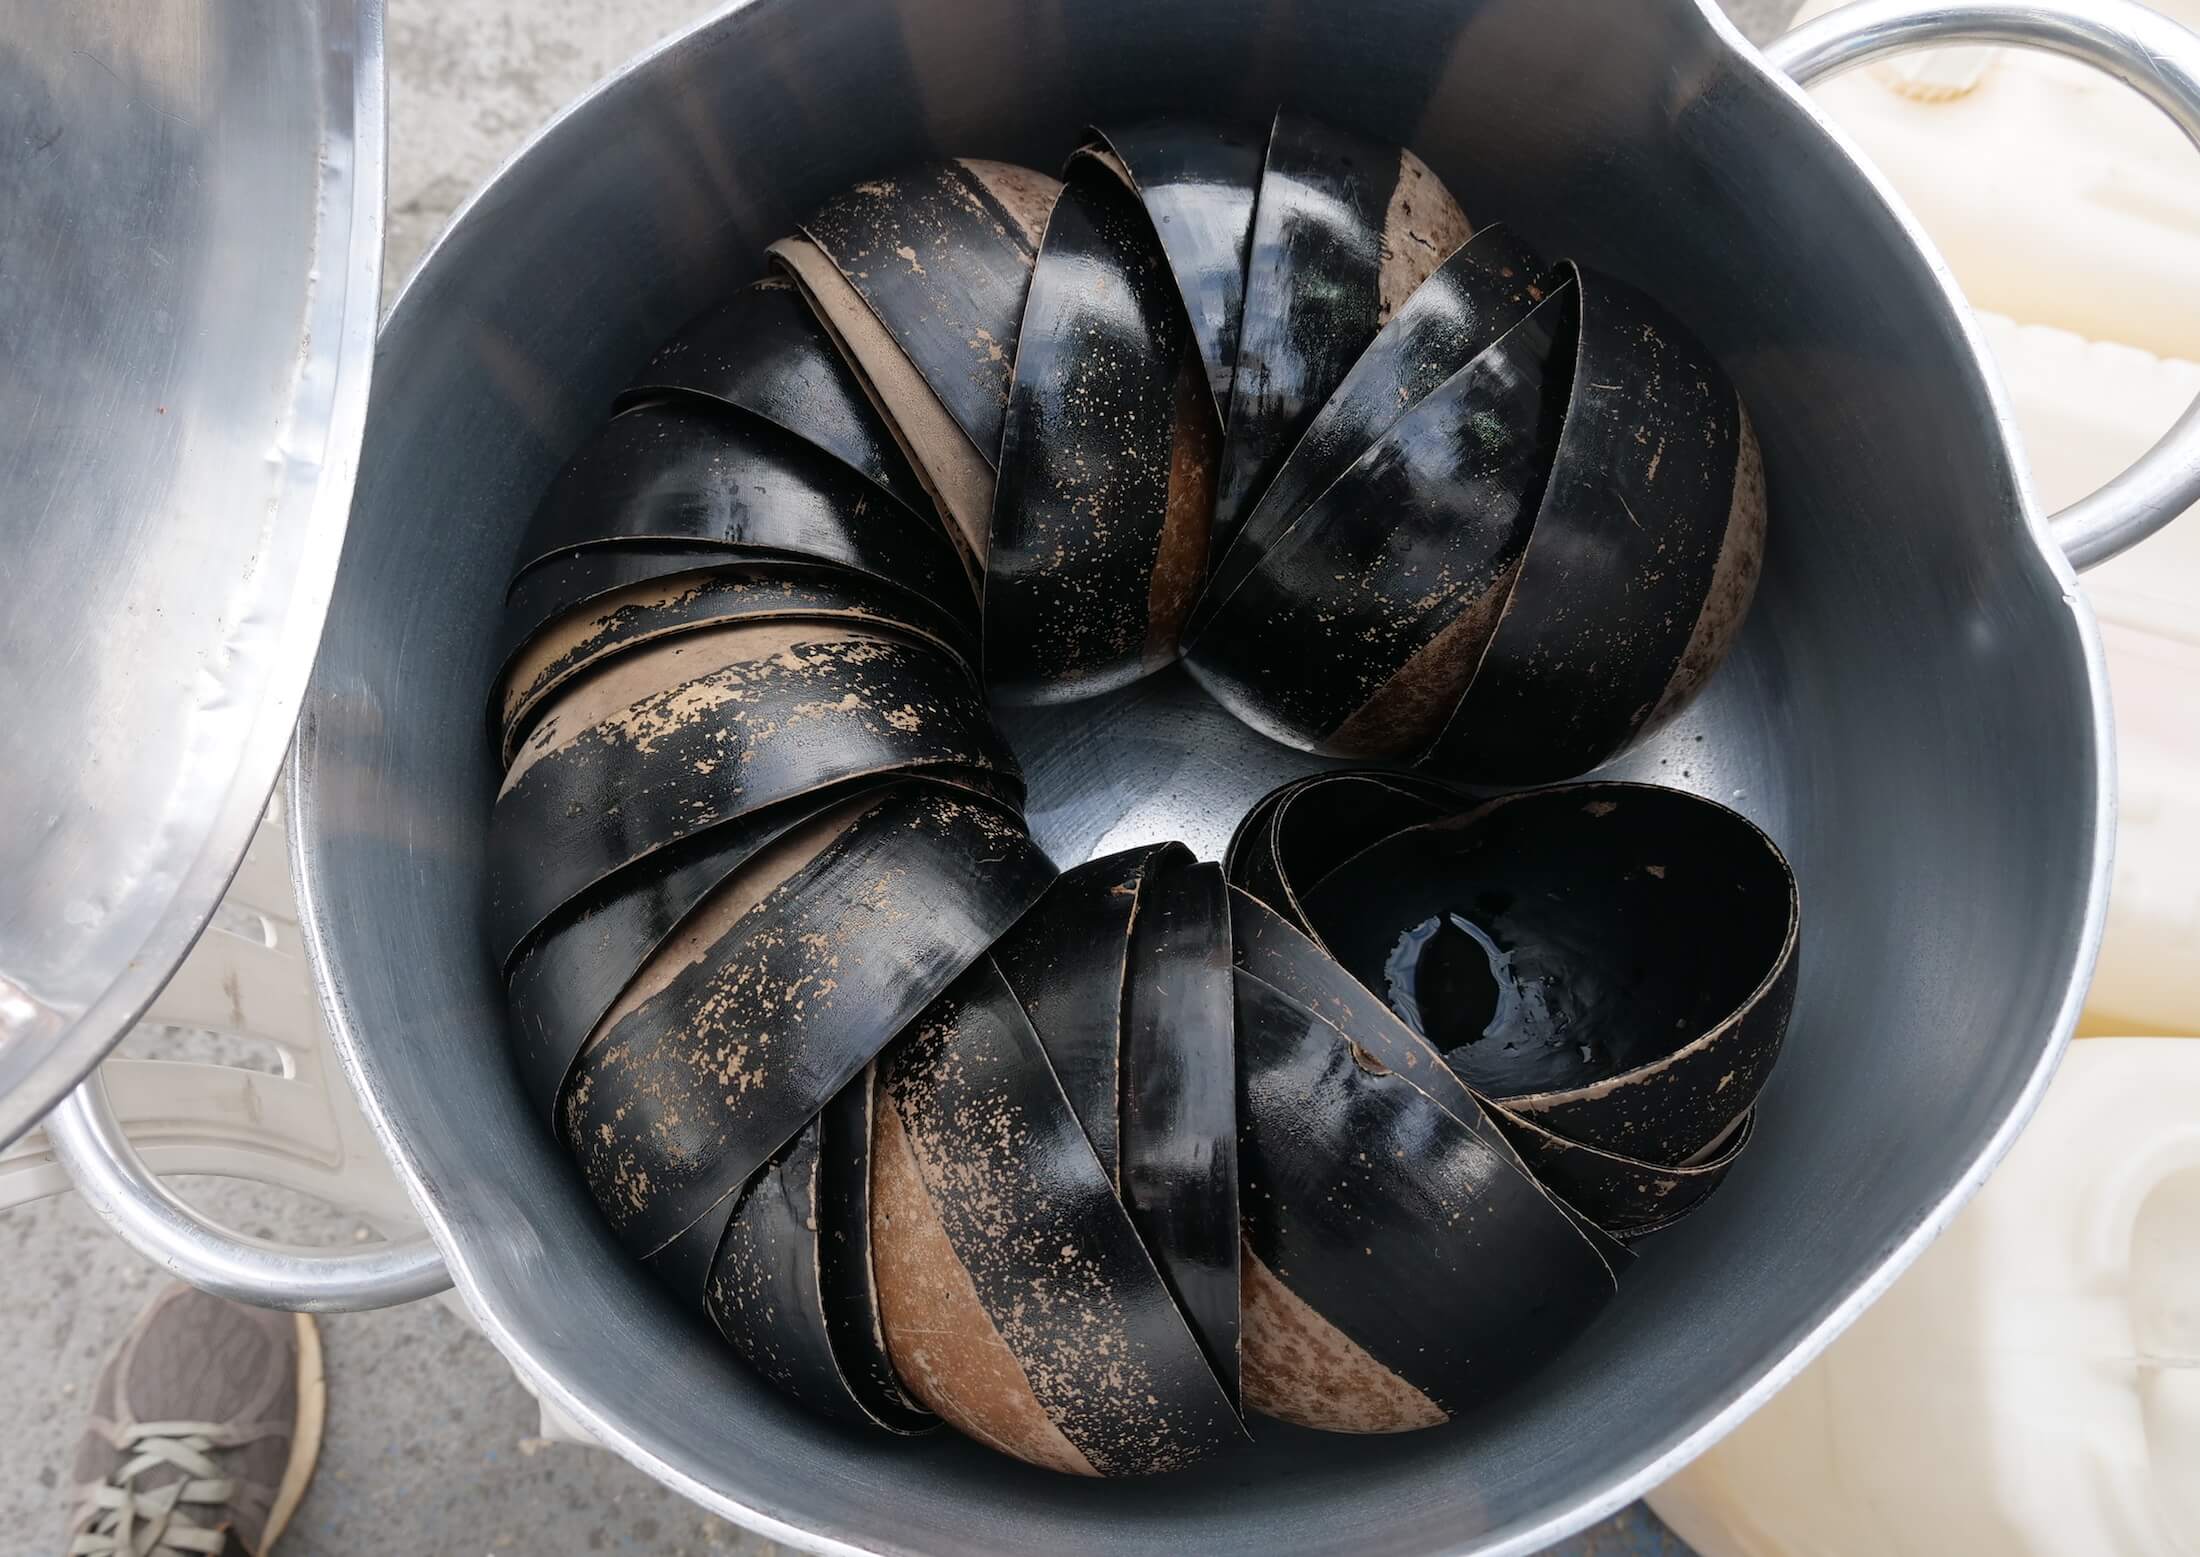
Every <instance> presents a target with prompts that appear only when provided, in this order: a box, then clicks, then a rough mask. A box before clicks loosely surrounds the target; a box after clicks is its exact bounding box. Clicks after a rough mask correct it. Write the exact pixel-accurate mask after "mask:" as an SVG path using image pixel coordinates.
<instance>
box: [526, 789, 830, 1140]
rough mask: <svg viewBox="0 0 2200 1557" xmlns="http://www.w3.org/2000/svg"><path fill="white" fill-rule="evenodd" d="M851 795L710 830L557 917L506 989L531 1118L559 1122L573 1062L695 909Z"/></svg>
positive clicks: (825, 797)
mask: <svg viewBox="0 0 2200 1557" xmlns="http://www.w3.org/2000/svg"><path fill="white" fill-rule="evenodd" d="M849 798H850V794H849V791H848V790H846V789H828V790H826V791H825V792H823V793H822V794H819V795H812V796H808V797H804V798H801V799H797V800H793V801H790V802H788V803H787V804H785V805H778V806H770V807H767V808H766V809H764V810H762V811H759V812H757V813H755V814H754V815H751V816H745V817H743V818H742V819H741V820H739V821H737V822H729V823H726V824H724V825H722V826H718V827H714V828H712V829H710V830H709V831H708V832H705V833H702V834H700V835H699V836H697V837H694V838H691V839H688V840H685V841H684V842H681V843H676V844H672V845H670V846H669V847H667V848H664V849H660V850H658V851H657V852H656V853H655V854H653V855H651V856H650V857H649V858H648V859H646V860H644V861H642V862H640V863H639V864H637V865H636V866H634V867H633V868H632V869H631V870H629V871H626V872H622V873H621V874H619V875H617V876H615V877H613V878H612V879H611V880H609V881H607V882H605V883H603V884H602V885H601V886H599V887H597V888H596V889H595V890H594V891H592V892H590V893H589V894H587V895H586V896H584V897H582V898H580V899H577V900H576V901H575V902H573V903H572V904H569V905H567V906H566V907H565V908H564V909H563V910H561V911H560V913H559V914H558V916H557V917H556V918H555V919H554V920H553V921H552V923H551V925H550V927H549V928H548V929H546V930H545V931H544V932H543V933H542V934H541V935H540V936H538V937H536V938H535V939H534V940H533V941H531V942H530V943H529V944H528V947H527V949H526V950H525V951H524V952H522V953H521V954H520V956H519V959H518V960H517V961H516V962H514V963H513V964H512V971H511V974H510V975H509V979H508V987H507V991H506V999H507V1001H508V1002H509V1004H510V1006H511V1012H512V1058H513V1061H514V1063H515V1064H516V1065H517V1066H518V1067H519V1074H520V1084H521V1085H522V1086H523V1087H524V1088H525V1089H526V1092H527V1096H528V1100H529V1101H530V1102H532V1103H533V1104H534V1106H535V1111H536V1113H538V1114H539V1115H541V1116H542V1117H543V1118H544V1119H546V1120H554V1119H555V1117H556V1108H557V1100H558V1094H559V1092H560V1091H562V1090H563V1089H564V1086H565V1078H566V1076H567V1075H568V1074H569V1073H570V1072H571V1070H572V1068H573V1057H574V1056H575V1055H577V1054H579V1053H580V1049H581V1045H582V1044H583V1043H584V1042H586V1041H587V1038H588V1035H589V1033H590V1032H592V1031H593V1030H594V1029H595V1026H596V1024H597V1023H598V1022H600V1021H602V1020H603V1018H604V1013H605V1012H607V1011H609V1010H610V1009H611V1007H612V1004H613V1003H614V1002H615V1001H617V1000H618V998H619V991H620V990H622V989H624V988H626V986H627V985H628V984H629V983H630V982H632V980H633V978H634V975H635V974H636V973H638V972H640V971H641V967H642V964H643V963H645V962H647V961H648V960H649V958H650V956H651V954H652V953H654V952H655V951H656V950H657V948H658V947H660V946H662V945H663V944H664V942H665V939H666V938H667V937H668V936H670V935H671V934H672V932H673V931H674V930H675V929H677V928H678V927H679V925H680V922H681V921H682V920H684V919H686V918H687V916H688V914H689V913H690V912H691V911H692V910H693V909H694V907H695V905H696V904H698V903H700V902H702V900H703V899H704V898H706V897H708V896H709V895H710V894H711V893H712V892H713V891H714V890H716V889H717V888H718V887H719V886H720V885H721V884H722V883H723V882H724V881H725V879H726V878H727V877H728V876H730V875H732V874H733V873H734V872H735V871H737V870H739V869H740V868H741V867H742V866H743V865H745V864H747V863H748V861H749V860H751V859H753V858H754V857H755V856H756V855H757V854H758V853H759V852H760V851H761V850H763V849H765V848H767V847H769V846H770V845H771V844H772V843H773V842H774V841H775V840H777V839H779V838H781V837H784V836H785V835H786V834H787V833H788V832H789V831H790V830H792V829H794V828H796V827H799V826H801V825H802V824H803V823H804V822H807V821H809V820H811V819H812V818H813V817H816V816H818V815H819V814H820V813H822V812H824V811H826V810H828V809H830V808H831V807H833V806H836V805H840V804H842V803H843V802H845V801H846V800H848V799H849Z"/></svg>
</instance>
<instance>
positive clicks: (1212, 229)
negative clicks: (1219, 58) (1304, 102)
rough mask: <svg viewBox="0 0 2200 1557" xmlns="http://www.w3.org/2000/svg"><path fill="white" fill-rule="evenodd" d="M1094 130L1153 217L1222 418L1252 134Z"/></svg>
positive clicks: (1246, 232) (1180, 128)
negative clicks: (1119, 163) (1116, 160)
mask: <svg viewBox="0 0 2200 1557" xmlns="http://www.w3.org/2000/svg"><path fill="white" fill-rule="evenodd" d="M1097 133H1098V134H1099V136H1100V139H1101V140H1102V142H1103V143H1105V144H1106V146H1107V148H1108V150H1110V151H1112V152H1114V153H1115V155H1116V156H1117V157H1118V158H1119V159H1121V161H1122V163H1123V166H1124V167H1125V169H1127V170H1128V171H1129V173H1130V175H1131V180H1132V182H1133V183H1135V184H1136V185H1137V186H1138V195H1139V198H1140V199H1141V200H1143V201H1144V202H1145V205H1146V212H1147V214H1148V215H1149V216H1151V217H1152V218H1153V226H1154V233H1155V236H1157V237H1158V238H1159V239H1160V240H1161V249H1162V252H1163V253H1164V254H1166V255H1167V256H1168V261H1169V272H1170V274H1171V275H1173V276H1174V277H1175V278H1176V285H1177V289H1178V291H1179V292H1180V294H1181V295H1182V296H1183V299H1184V308H1185V311H1186V313H1187V314H1189V315H1190V319H1191V328H1192V336H1193V338H1194V339H1195V340H1196V341H1197V342H1198V343H1199V355H1200V361H1201V363H1202V364H1203V365H1204V366H1205V368H1206V370H1207V383H1208V387H1209V389H1210V390H1211V391H1212V393H1213V395H1214V402H1215V415H1216V417H1217V418H1218V419H1219V418H1222V417H1226V416H1227V415H1228V414H1229V411H1230V384H1231V380H1232V378H1233V377H1234V375H1235V373H1236V371H1237V354H1238V329H1239V324H1240V321H1242V320H1243V318H1244V316H1245V263H1246V251H1247V249H1248V248H1249V247H1250V246H1251V243H1252V237H1253V198H1254V196H1255V195H1256V194H1257V193H1258V191H1259V189H1260V170H1261V162H1262V145H1263V143H1262V141H1261V139H1260V137H1259V136H1257V135H1251V134H1246V133H1244V132H1242V131H1238V130H1234V129H1229V128H1226V127H1222V126H1217V125H1212V124H1202V123H1199V122H1198V121H1196V120H1186V119H1158V120H1151V121H1148V122H1146V123H1143V124H1136V125H1132V126H1129V127H1128V128H1108V127H1106V126H1103V127H1102V128H1101V129H1100V130H1099V131H1098V132H1097Z"/></svg>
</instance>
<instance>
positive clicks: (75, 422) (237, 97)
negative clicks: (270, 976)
mask: <svg viewBox="0 0 2200 1557" xmlns="http://www.w3.org/2000/svg"><path fill="white" fill-rule="evenodd" d="M383 132H384V126H383V78H382V7H381V0H310V3H307V4H298V3H296V0H186V3H182V4H171V5H162V6H145V5H141V4H138V3H136V0H75V3H72V4H69V5H52V6H32V7H26V8H21V9H19V10H18V12H17V13H16V17H15V21H14V24H13V25H12V26H11V28H10V29H9V37H8V39H7V44H6V47H5V48H4V49H0V147H4V148H5V153H4V163H0V165H4V166H5V168H6V170H7V171H6V173H5V175H4V177H0V189H4V191H5V194H4V197H0V342H4V345H0V363H4V367H0V399H4V401H5V413H4V414H0V492H4V493H5V494H6V498H7V502H6V507H5V509H4V510H0V590H4V593H0V1145H5V1144H6V1143H7V1142H9V1141H11V1140H13V1139H14V1138H15V1137H16V1136H18V1135H20V1134H21V1133H23V1131H24V1130H26V1129H27V1128H28V1127H29V1126H30V1125H31V1124H32V1123H33V1122H34V1121H36V1120H37V1119H38V1118H40V1117H41V1116H42V1115H43V1114H44V1113H45V1112H46V1110H47V1109H48V1108H49V1107H51V1106H52V1105H53V1104H54V1102H55V1101H57V1100H58V1099H59V1098H60V1097H61V1096H62V1095H63V1094H64V1093H66V1092H67V1091H68V1090H69V1089H70V1088H71V1087H73V1086H74V1085H75V1084H76V1083H77V1081H78V1080H79V1079H81V1078H82V1077H83V1075H84V1074H85V1072H87V1071H88V1070H89V1069H90V1068H91V1067H92V1066H93V1065H94V1064H95V1063H96V1062H97V1061H98V1060H99V1058H100V1056H101V1055H103V1054H105V1053H106V1052H107V1050H108V1049H110V1048H112V1047H113V1046H114V1044H115V1042H116V1040H117V1039H119V1038H120V1037H121V1035H122V1034H123V1032H124V1031H125V1030H127V1029H128V1027H129V1026H130V1024H131V1023H132V1022H133V1021H134V1020H136V1018H137V1017H138V1015H139V1014H140V1013H141V1012H142V1011H143V1010H144V1009H145V1007H146V1006H147V1005H148V1004H149V1003H150V1002H151V1000H152V998H153V997H154V995H155V994H157V993H158V992H159V990H160V988H161V986H162V985H163V984H164V983H165V982H166V981H167V979H168V976H169V974H170V973H171V972H173V971H174V969H175V967H176V964H177V963H178V962H180V961H181V960H182V958H183V955H184V953H185V952H186V951H188V950H189V949H190V947H191V943H192V942H193V941H194V940H196V939H197V937H198V934H199V932H200V931H201V930H202V929H204V928H205V926H206V924H207V921H208V919H209V918H210V917H211V916H212V914H213V911H214V908H215V906H216V904H217V903H218V902H219V901H220V899H221V896H222V893H223V891H224V889H225V888H226V887H227V885H228V882H229V878H230V876H231V874H232V873H233V872H234V871H235V870H236V868H237V865H238V863H239V861H240V860H241V859H242V858H243V856H244V850H245V846H246V844H247V843H248V842H249V841H250V839H251V837H252V831H253V827H254V825H255V823H256V822H257V821H258V819H259V816H260V812H261V809H262V808H263V806H264V805H265V804H266V801H267V797H268V793H269V790H270V789H271V788H272V787H273V784H274V781H275V776H276V772H277V770H278V768H279V767H280V766H281V764H282V760H283V754H284V752H285V751H286V750H287V749H288V747H289V743H290V734H291V726H292V723H293V722H294V721H295V719H296V717H297V713H298V705H299V700H300V697H301V695H302V694H303V692H304V689H305V682H306V675H307V672H308V671H309V670H310V669H311V668H312V665H313V657H314V652H315V649H316V647H317V646H318V643H319V640H320V634H321V622H322V617H323V615H324V613H325V612H326V610H327V607H328V599H329V592H330V588H331V585H332V583H333V581H334V577H335V572H336V563H337V556H338V553H339V552H340V550H341V549H342V542H343V534H344V525H345V521H346V519H347V517H348V516H349V512H350V507H351V489H352V477H353V474H354V472H355V470H356V467H357V464H358V457H359V445H360V438H361V434H362V431H363V428H364V423H365V420H366V406H367V380H368V375H369V373H370V371H371V370H372V366H373V356H374V329H375V321H376V314H377V309H378V305H379V300H380V286H381V264H382V216H383V213H382V198H383V173H382V157H383Z"/></svg>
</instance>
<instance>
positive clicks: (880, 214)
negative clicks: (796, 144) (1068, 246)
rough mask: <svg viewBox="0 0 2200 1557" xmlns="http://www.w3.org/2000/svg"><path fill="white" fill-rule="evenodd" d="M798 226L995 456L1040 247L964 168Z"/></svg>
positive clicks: (918, 176) (878, 185) (858, 198)
mask: <svg viewBox="0 0 2200 1557" xmlns="http://www.w3.org/2000/svg"><path fill="white" fill-rule="evenodd" d="M802 231H803V232H804V234H805V235H807V236H808V237H809V239H810V241H811V242H813V243H815V244H816V245H817V246H818V248H820V249H821V250H823V251H824V253H825V255H826V257H827V258H829V259H830V260H832V262H833V264H834V265H835V266H836V267H837V268H838V269H839V271H840V273H841V274H842V275H843V276H845V277H847V279H848V284H849V285H850V286H852V287H854V288H855V290H856V292H857V294H858V295H859V296H861V297H862V299H863V301H864V302H865V303H866V304H867V305H869V307H870V310H871V312H872V313H873V314H875V315H877V317H878V321H879V323H880V324H882V325H884V326H885V327H886V333H887V334H889V335H891V336H892V337H893V338H894V342H895V344H896V345H898V346H900V347H901V349H902V351H903V352H904V353H905V354H906V355H907V356H908V358H909V361H910V363H911V364H912V365H913V366H914V367H915V368H916V370H917V372H918V373H919V374H920V375H922V376H923V379H924V381H925V382H926V383H927V384H929V385H931V387H932V392H933V393H934V394H935V395H938V396H939V398H940V403H941V404H942V405H944V406H945V407H946V408H947V412H948V415H950V416H952V417H953V418H954V419H955V424H956V425H957V426H958V427H960V428H961V429H962V430H963V433H964V435H965V436H967V437H968V438H969V439H970V441H971V443H972V444H973V445H974V446H975V447H976V448H977V451H978V452H979V454H981V455H983V456H984V458H985V461H986V463H987V464H989V465H990V464H992V463H993V462H994V461H995V459H996V458H997V457H998V456H999V453H1000V447H1001V418H1002V413H1003V411H1004V410H1005V408H1006V407H1007V404H1008V381H1009V369H1010V364H1011V363H1012V362H1013V361H1014V360H1015V356H1016V337H1017V331H1018V329H1019V328H1020V326H1021V322H1022V319H1023V312H1024V291H1025V289H1026V288H1027V287H1028V286H1029V285H1030V284H1031V267H1032V258H1033V253H1032V246H1031V244H1030V242H1029V241H1028V240H1027V239H1026V238H1025V236H1024V234H1023V230H1022V228H1021V227H1020V226H1019V225H1018V223H1017V221H1016V219H1015V218H1014V217H1013V216H1012V215H1011V214H1010V213H1008V212H1007V211H1005V210H1003V209H1002V207H1001V204H1000V202H999V201H997V200H996V199H994V197H993V195H992V193H991V192H990V191H989V190H987V188H986V187H985V185H984V184H983V183H981V182H980V181H979V180H978V178H977V177H976V175H974V174H973V173H972V172H971V171H970V169H968V168H967V167H965V166H964V165H963V164H962V163H960V162H937V163H932V164H929V165H927V166H924V167H916V168H909V169H906V170H904V171H902V172H899V173H895V174H893V175H891V176H889V177H886V178H880V179H872V180H870V181H869V182H867V183H862V184H858V185H856V186H855V187H854V188H852V189H849V190H846V191H844V192H843V193H841V194H838V195H835V196H834V197H833V198H832V199H830V200H828V201H826V202H825V204H824V205H822V206H820V207H819V208H818V209H817V211H816V212H815V213H813V214H812V215H811V217H810V219H809V220H808V221H806V222H804V223H803V224H802Z"/></svg>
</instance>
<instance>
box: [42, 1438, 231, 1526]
mask: <svg viewBox="0 0 2200 1557" xmlns="http://www.w3.org/2000/svg"><path fill="white" fill-rule="evenodd" d="M245 1441H247V1439H246V1435H243V1434H240V1433H239V1432H238V1431H237V1430H236V1429H234V1428H229V1427H222V1426H219V1425H218V1424H215V1423H212V1422H138V1423H135V1424H133V1425H132V1426H130V1427H128V1428H125V1429H124V1430H123V1431H122V1432H121V1434H120V1435H119V1436H118V1437H117V1439H116V1443H115V1447H116V1448H118V1449H121V1450H124V1451H125V1452H128V1451H133V1450H134V1451H135V1453H133V1454H131V1457H130V1458H129V1459H128V1460H126V1461H125V1462H124V1463H123V1464H122V1466H121V1467H120V1468H119V1469H117V1470H116V1471H115V1473H114V1474H113V1475H112V1476H110V1477H108V1478H107V1480H106V1481H105V1482H104V1483H102V1484H101V1485H100V1486H98V1487H96V1488H94V1489H93V1490H92V1493H91V1497H90V1501H91V1503H92V1504H93V1505H94V1506H95V1507H97V1508H98V1510H99V1514H98V1517H96V1518H95V1519H94V1520H93V1521H92V1527H91V1529H89V1530H87V1531H86V1532H85V1533H84V1534H82V1535H80V1536H78V1537H77V1538H76V1539H75V1540H74V1541H72V1542H70V1543H69V1551H68V1557H219V1554H220V1553H221V1552H222V1550H223V1549H224V1547H225V1545H226V1544H227V1542H228V1539H229V1537H228V1535H227V1533H226V1532H225V1531H222V1530H209V1529H207V1528H206V1527H205V1526H204V1525H201V1524H200V1523H198V1521H197V1520H196V1519H194V1518H193V1517H192V1516H191V1514H190V1512H189V1510H190V1508H192V1507H194V1506H196V1507H211V1508H219V1507H221V1506H223V1505H224V1504H226V1503H228V1502H229V1500H230V1499H231V1498H232V1497H234V1496H235V1495H236V1491H237V1483H236V1480H235V1478H233V1477H229V1476H224V1475H222V1474H221V1467H219V1466H218V1465H216V1464H215V1463H214V1461H213V1459H212V1458H211V1456H212V1455H213V1453H214V1451H216V1450H217V1449H232V1448H235V1447H237V1446H238V1445H239V1444H242V1443H244V1442H245ZM160 1465H168V1466H173V1467H174V1468H175V1469H177V1470H180V1471H182V1472H183V1478H182V1479H181V1480H178V1481H172V1482H170V1483H169V1484H168V1485H167V1486H164V1487H161V1488H159V1489H158V1490H157V1491H153V1492H139V1491H137V1490H136V1489H135V1487H134V1486H133V1483H134V1482H136V1480H137V1478H138V1477H140V1476H142V1475H144V1474H145V1473H146V1472H147V1471H149V1470H152V1469H153V1468H154V1467H155V1466H160Z"/></svg>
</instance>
